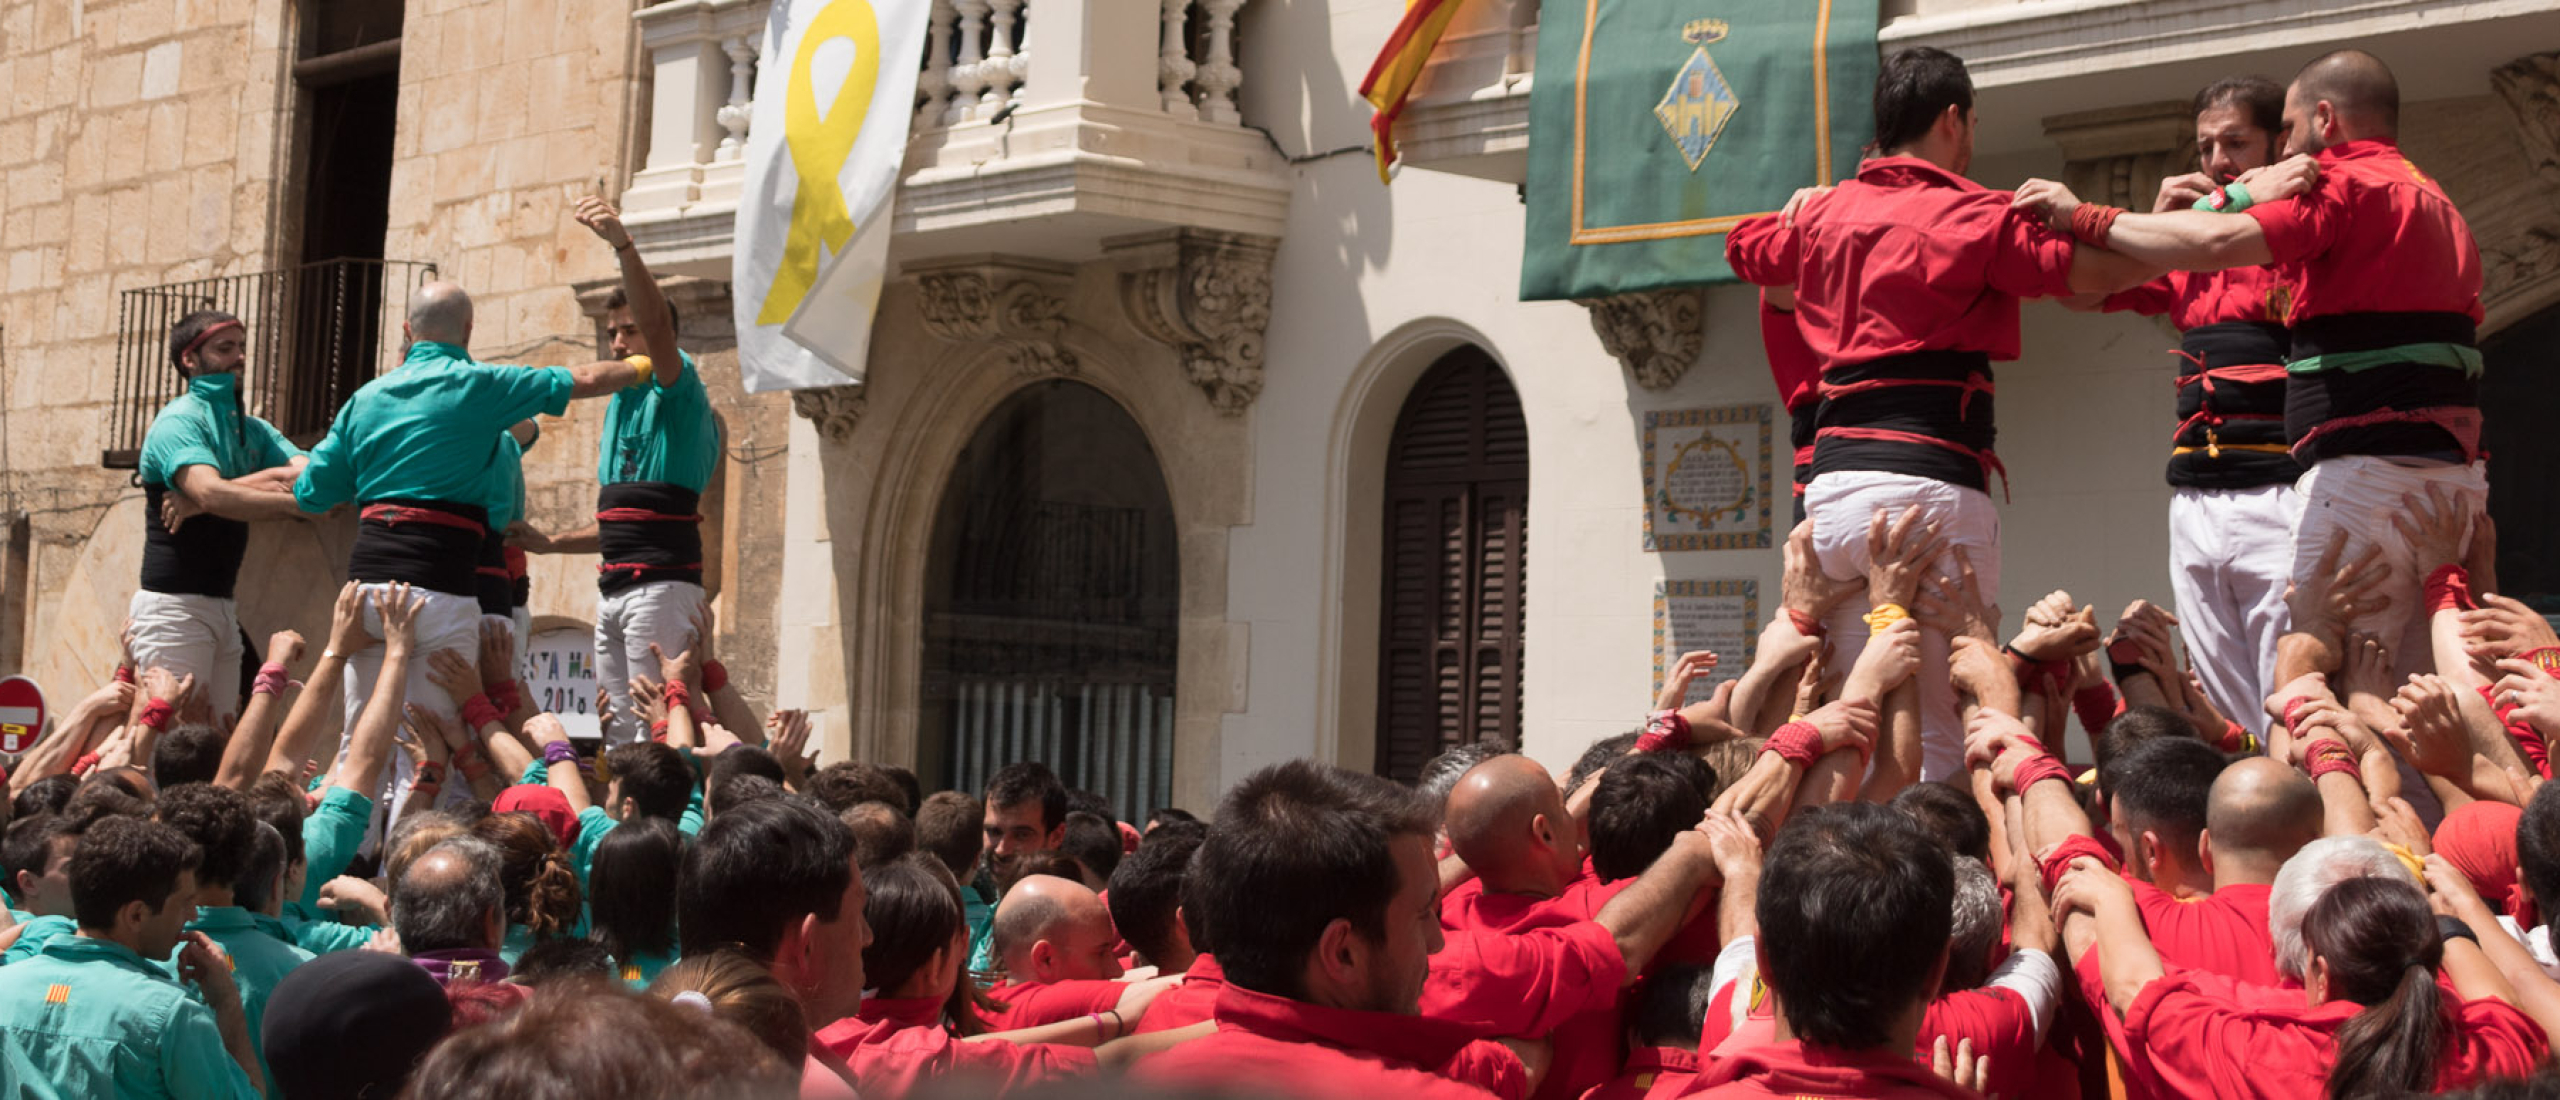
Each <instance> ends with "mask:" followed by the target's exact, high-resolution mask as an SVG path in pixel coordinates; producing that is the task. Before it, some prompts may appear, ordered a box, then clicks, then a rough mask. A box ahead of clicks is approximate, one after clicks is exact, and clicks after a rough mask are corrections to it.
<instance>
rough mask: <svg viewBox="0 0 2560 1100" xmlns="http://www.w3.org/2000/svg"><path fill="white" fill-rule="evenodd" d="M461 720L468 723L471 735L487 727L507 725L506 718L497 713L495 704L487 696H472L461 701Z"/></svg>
mask: <svg viewBox="0 0 2560 1100" xmlns="http://www.w3.org/2000/svg"><path fill="white" fill-rule="evenodd" d="M462 720H463V721H464V722H467V723H470V725H471V732H473V733H478V732H480V730H481V729H483V728H485V727H488V726H503V725H505V724H507V716H506V715H504V714H502V713H499V711H498V706H497V704H495V703H492V702H490V701H489V697H488V696H487V695H474V696H472V697H471V698H468V699H465V700H463V701H462Z"/></svg>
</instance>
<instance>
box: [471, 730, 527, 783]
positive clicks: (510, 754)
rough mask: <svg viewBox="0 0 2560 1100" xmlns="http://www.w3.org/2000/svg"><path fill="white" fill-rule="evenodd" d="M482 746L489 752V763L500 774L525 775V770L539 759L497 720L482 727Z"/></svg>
mask: <svg viewBox="0 0 2560 1100" xmlns="http://www.w3.org/2000/svg"><path fill="white" fill-rule="evenodd" d="M480 747H481V748H482V750H484V751H486V752H487V753H488V756H489V763H490V765H491V766H493V767H495V768H497V769H498V774H499V775H505V776H517V775H523V774H524V770H525V769H526V768H528V767H531V766H533V762H534V760H536V759H538V758H537V757H535V756H534V755H533V754H532V753H530V752H526V751H525V747H524V742H523V741H522V740H521V739H519V738H517V737H516V735H514V734H512V733H509V732H507V727H506V726H504V725H501V724H499V723H497V722H491V723H489V724H488V725H485V726H482V727H480Z"/></svg>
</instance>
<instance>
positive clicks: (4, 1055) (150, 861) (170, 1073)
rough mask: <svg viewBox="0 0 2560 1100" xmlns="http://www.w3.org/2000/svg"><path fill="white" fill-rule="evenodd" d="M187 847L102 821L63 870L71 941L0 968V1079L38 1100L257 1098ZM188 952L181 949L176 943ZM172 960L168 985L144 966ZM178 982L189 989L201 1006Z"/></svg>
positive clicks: (176, 839) (146, 826)
mask: <svg viewBox="0 0 2560 1100" xmlns="http://www.w3.org/2000/svg"><path fill="white" fill-rule="evenodd" d="M196 860H197V853H196V849H195V846H194V845H192V844H190V843H188V842H187V838H186V837H184V836H181V835H179V833H178V831H177V830H175V829H171V828H170V827H168V826H166V825H162V824H160V823H158V822H155V821H144V820H141V819H138V818H130V817H110V818H107V819H105V820H103V821H100V822H98V823H97V824H95V825H93V826H91V827H90V828H89V831H88V832H87V833H86V834H84V835H83V836H82V837H81V838H80V847H79V850H78V851H77V852H75V853H74V854H73V855H72V857H71V892H72V897H73V899H74V904H75V906H76V907H77V908H78V911H79V924H80V930H79V933H78V934H76V935H71V936H65V937H62V938H60V939H57V940H54V941H53V942H52V943H49V944H47V945H45V948H44V951H43V952H42V953H40V954H38V955H37V956H36V957H35V958H32V959H29V960H27V961H25V962H20V963H12V964H10V965H7V966H0V1068H5V1069H6V1070H7V1071H8V1077H9V1080H10V1085H11V1088H12V1089H14V1090H17V1092H18V1093H19V1094H20V1095H26V1096H36V1097H66V1098H68V1097H81V1098H88V1097H117V1098H120V1100H121V1098H140V1097H242V1098H247V1097H255V1096H257V1095H258V1082H259V1080H261V1078H260V1076H259V1071H258V1056H257V1048H256V1046H255V1044H254V1043H253V1042H252V1041H251V1039H250V1035H249V1025H248V1020H247V1018H246V1017H245V1016H243V1015H242V1013H241V1010H240V989H239V987H238V986H237V985H236V984H234V983H233V981H232V977H231V962H230V960H229V959H228V958H226V957H225V956H224V955H223V952H222V948H221V947H219V946H217V945H216V944H215V943H214V942H213V940H212V939H211V938H210V937H208V936H206V935H205V934H204V933H202V932H188V931H185V930H183V928H182V927H181V926H182V925H184V924H185V922H186V920H187V919H188V918H189V917H192V916H194V915H195V907H194V906H193V905H190V904H188V900H189V899H190V898H192V897H193V896H194V894H195V866H196ZM181 939H183V940H185V941H186V943H185V946H184V947H183V948H180V947H179V941H180V940H181ZM172 948H178V967H177V969H178V973H179V978H178V979H177V980H172V979H171V978H170V976H169V972H168V971H166V970H163V969H161V967H160V965H159V964H158V963H156V962H154V961H152V960H155V959H160V958H165V957H167V956H168V955H169V953H170V950H171V949H172ZM182 982H192V983H194V986H195V988H196V990H197V992H198V993H200V994H201V996H202V998H203V999H202V1000H198V999H197V997H195V996H191V995H190V994H189V992H188V989H187V986H186V985H184V984H181V983H182Z"/></svg>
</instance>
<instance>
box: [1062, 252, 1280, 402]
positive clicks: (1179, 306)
mask: <svg viewBox="0 0 2560 1100" xmlns="http://www.w3.org/2000/svg"><path fill="white" fill-rule="evenodd" d="M1279 246H1280V242H1279V241H1278V240H1277V239H1275V238H1271V237H1258V236H1252V235H1248V234H1243V233H1221V232H1217V231H1215V230H1207V229H1175V230H1167V231H1163V232H1157V233H1145V234H1139V235H1135V236H1129V237H1117V238H1113V239H1111V240H1107V241H1104V242H1103V244H1102V249H1103V254H1104V255H1105V256H1106V257H1108V258H1109V259H1110V260H1112V261H1113V262H1114V263H1115V264H1117V265H1118V266H1119V269H1120V307H1121V309H1122V311H1123V312H1125V313H1126V314H1127V315H1128V318H1129V323H1130V324H1131V325H1133V326H1135V327H1136V328H1137V330H1138V331H1139V333H1141V334H1143V335H1144V336H1146V338H1147V339H1150V340H1153V341H1155V342H1156V343H1159V344H1163V345H1164V346H1166V347H1169V348H1172V349H1174V350H1175V351H1176V352H1179V353H1181V355H1182V370H1183V373H1184V374H1185V375H1186V376H1188V377H1189V378H1190V379H1191V381H1192V383H1193V384H1194V385H1197V386H1199V387H1200V389H1201V390H1202V392H1204V393H1206V394H1208V396H1209V406H1210V407H1211V408H1214V409H1216V410H1218V411H1219V412H1220V413H1222V414H1225V415H1227V416H1239V415H1242V414H1243V413H1244V411H1245V409H1246V408H1248V407H1250V406H1251V405H1252V404H1253V399H1254V398H1255V397H1256V396H1258V395H1260V394H1261V393H1262V334H1263V331H1264V330H1265V329H1268V328H1269V327H1270V326H1271V260H1272V257H1273V256H1274V255H1275V254H1276V253H1277V252H1278V250H1279Z"/></svg>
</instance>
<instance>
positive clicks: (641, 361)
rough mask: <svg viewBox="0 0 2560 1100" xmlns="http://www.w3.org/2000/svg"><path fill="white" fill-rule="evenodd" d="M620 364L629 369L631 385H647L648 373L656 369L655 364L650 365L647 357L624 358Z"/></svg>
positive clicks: (633, 356)
mask: <svg viewBox="0 0 2560 1100" xmlns="http://www.w3.org/2000/svg"><path fill="white" fill-rule="evenodd" d="M622 362H623V365H624V366H627V367H630V368H631V384H632V385H635V386H645V385H648V384H649V372H650V371H651V370H652V369H654V368H655V367H656V364H654V363H651V362H650V361H649V357H648V356H646V355H632V356H626V357H624V359H623V360H622Z"/></svg>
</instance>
